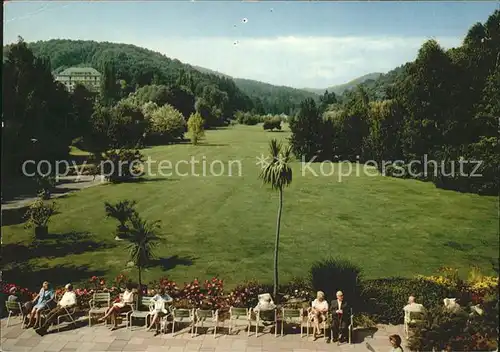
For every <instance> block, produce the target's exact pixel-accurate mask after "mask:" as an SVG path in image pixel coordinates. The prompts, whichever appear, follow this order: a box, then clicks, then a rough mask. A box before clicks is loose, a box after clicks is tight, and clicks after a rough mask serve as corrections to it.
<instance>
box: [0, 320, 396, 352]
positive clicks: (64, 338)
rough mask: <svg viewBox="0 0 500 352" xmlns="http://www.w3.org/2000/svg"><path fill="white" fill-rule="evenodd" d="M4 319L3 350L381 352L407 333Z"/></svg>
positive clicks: (384, 329)
mask: <svg viewBox="0 0 500 352" xmlns="http://www.w3.org/2000/svg"><path fill="white" fill-rule="evenodd" d="M6 323H7V320H6V319H2V321H1V351H37V352H43V351H52V352H60V351H77V352H79V351H91V352H99V351H151V352H153V351H169V352H285V351H286V352H312V351H318V352H319V351H324V352H326V351H337V352H347V351H353V352H355V351H356V352H357V351H365V352H366V351H372V352H374V351H376V352H379V351H380V352H383V351H388V350H390V345H389V342H388V336H389V335H391V334H395V333H396V334H399V335H400V336H401V337H403V328H402V326H400V325H397V326H391V325H379V326H378V327H377V329H372V330H371V331H368V330H364V329H356V330H355V338H354V339H355V341H354V344H352V345H349V344H341V345H340V346H337V344H336V343H326V342H325V340H324V339H321V338H320V339H318V340H316V341H313V339H312V337H311V336H309V337H306V336H304V337H302V338H301V337H300V331H299V329H298V328H297V329H289V330H288V331H287V332H286V334H285V335H284V336H283V337H281V336H279V334H278V337H275V336H274V332H273V331H272V330H273V329H272V328H269V327H266V328H265V329H264V330H262V329H261V330H260V331H259V335H258V336H257V337H256V336H255V330H254V329H255V327H254V326H253V327H252V334H251V335H250V337H248V336H247V332H246V331H245V327H243V326H242V327H238V329H239V330H238V332H233V334H232V335H228V329H227V328H225V327H222V328H220V329H218V330H217V336H216V337H215V338H214V336H213V333H212V331H213V330H212V329H211V328H209V329H208V330H207V328H203V329H202V328H199V329H198V336H195V337H191V335H190V334H189V330H188V329H182V330H179V333H178V332H177V331H176V334H175V336H172V334H171V333H167V334H161V335H158V336H154V333H153V332H148V331H145V330H144V328H142V327H139V326H134V327H133V330H132V331H130V330H129V329H127V328H125V327H122V328H119V329H117V330H116V331H111V330H110V329H109V328H107V327H105V326H103V325H96V326H92V327H88V326H87V324H86V322H85V321H84V320H80V321H79V322H78V324H79V326H78V327H76V328H75V327H73V326H68V325H66V326H62V327H61V331H60V332H57V329H56V328H55V327H53V328H52V329H51V330H49V334H47V335H45V336H43V337H40V336H38V335H37V334H36V333H35V332H34V331H33V329H29V330H25V329H22V328H21V324H20V320H19V319H17V318H11V321H10V323H9V327H6V325H7V324H6ZM63 324H64V323H63ZM271 329H272V330H271ZM176 330H177V329H176ZM375 330H376V331H375Z"/></svg>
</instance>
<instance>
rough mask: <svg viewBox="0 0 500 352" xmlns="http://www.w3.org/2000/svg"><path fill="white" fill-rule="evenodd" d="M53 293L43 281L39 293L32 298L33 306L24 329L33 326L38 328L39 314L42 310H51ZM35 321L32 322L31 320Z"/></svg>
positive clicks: (47, 283)
mask: <svg viewBox="0 0 500 352" xmlns="http://www.w3.org/2000/svg"><path fill="white" fill-rule="evenodd" d="M54 299H55V292H54V290H53V289H52V287H51V286H50V284H49V282H48V281H44V283H43V284H42V288H41V289H40V292H38V294H37V295H36V296H35V298H33V300H32V303H33V304H34V306H33V309H32V310H31V313H30V314H29V316H28V322H27V325H26V328H31V327H32V326H34V325H37V326H38V323H39V321H40V313H41V311H42V310H44V309H47V308H51V307H52V306H53V304H54ZM34 318H35V321H34V322H33V319H34Z"/></svg>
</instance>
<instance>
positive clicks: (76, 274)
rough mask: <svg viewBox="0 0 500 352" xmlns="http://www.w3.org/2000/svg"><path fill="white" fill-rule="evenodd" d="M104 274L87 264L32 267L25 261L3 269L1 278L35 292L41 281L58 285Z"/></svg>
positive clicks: (86, 279)
mask: <svg viewBox="0 0 500 352" xmlns="http://www.w3.org/2000/svg"><path fill="white" fill-rule="evenodd" d="M104 274H105V272H104V271H102V270H89V269H88V267H87V266H79V267H75V266H67V265H64V266H62V265H58V266H54V267H52V268H48V267H43V268H36V269H33V268H32V267H30V266H29V264H27V263H26V264H23V265H19V266H17V267H15V268H13V269H10V270H4V272H3V278H2V279H3V281H5V282H13V283H16V284H17V285H20V286H22V287H27V288H29V289H31V290H33V291H35V292H37V291H38V290H39V289H40V286H41V284H42V282H43V281H49V282H50V283H51V284H52V285H54V286H56V287H59V286H63V285H66V284H67V283H68V282H71V283H77V282H82V281H88V280H89V278H91V277H92V276H103V275H104Z"/></svg>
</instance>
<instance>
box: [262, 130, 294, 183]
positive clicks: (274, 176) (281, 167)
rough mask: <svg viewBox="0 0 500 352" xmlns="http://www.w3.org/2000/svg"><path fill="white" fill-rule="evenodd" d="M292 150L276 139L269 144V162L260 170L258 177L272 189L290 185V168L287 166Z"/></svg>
mask: <svg viewBox="0 0 500 352" xmlns="http://www.w3.org/2000/svg"><path fill="white" fill-rule="evenodd" d="M291 153H292V148H291V146H290V145H287V146H284V147H283V145H282V144H281V143H280V142H278V141H277V140H276V139H274V138H273V139H271V141H270V142H269V156H270V158H271V162H270V163H269V164H268V165H267V166H266V167H264V168H263V169H262V171H261V173H260V175H259V177H260V178H261V179H262V181H263V182H264V183H265V184H269V185H271V187H272V189H275V190H278V189H282V188H283V187H286V186H288V185H290V184H291V183H292V168H291V167H290V165H289V162H290V159H291Z"/></svg>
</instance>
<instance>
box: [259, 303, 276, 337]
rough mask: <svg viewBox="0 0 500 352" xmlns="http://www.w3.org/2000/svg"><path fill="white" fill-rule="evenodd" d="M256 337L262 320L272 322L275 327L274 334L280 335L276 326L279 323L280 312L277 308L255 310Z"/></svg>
mask: <svg viewBox="0 0 500 352" xmlns="http://www.w3.org/2000/svg"><path fill="white" fill-rule="evenodd" d="M254 313H255V337H257V336H258V334H259V323H260V322H269V323H272V324H273V325H274V327H275V329H274V336H275V337H277V336H278V329H276V326H277V324H278V314H277V310H276V308H274V309H270V310H257V311H255V310H254Z"/></svg>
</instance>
